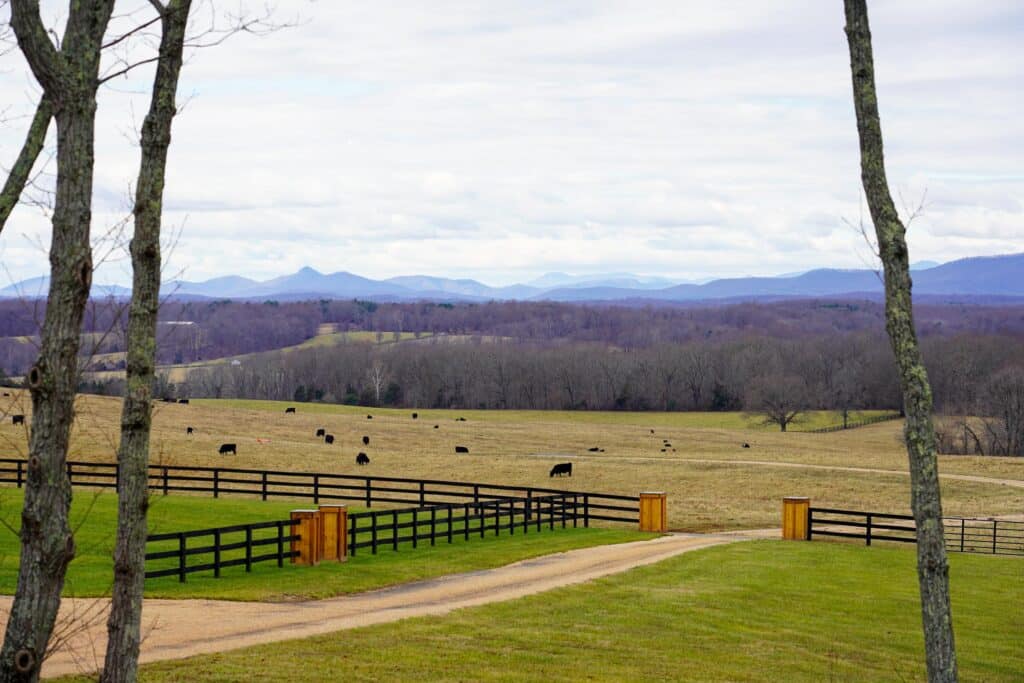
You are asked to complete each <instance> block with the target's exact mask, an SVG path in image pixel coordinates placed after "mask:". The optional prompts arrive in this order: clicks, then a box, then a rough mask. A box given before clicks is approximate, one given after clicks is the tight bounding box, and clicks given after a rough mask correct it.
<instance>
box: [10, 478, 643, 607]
mask: <svg viewBox="0 0 1024 683" xmlns="http://www.w3.org/2000/svg"><path fill="white" fill-rule="evenodd" d="M21 501H22V496H21V491H20V490H18V489H10V488H0V520H2V522H3V528H0V594H6V595H10V594H13V593H14V588H15V583H16V580H17V566H18V537H17V535H16V534H15V533H14V532H13V531H12V530H11V529H12V528H14V529H17V528H18V527H19V526H20V522H19V517H20V514H21ZM151 502H152V505H151V507H150V516H149V529H150V532H151V533H161V532H169V531H188V530H190V529H205V528H210V527H215V526H230V525H234V524H244V523H249V522H258V521H271V520H277V519H287V518H288V511H289V510H292V509H296V508H300V507H308V504H300V503H296V502H294V501H293V502H269V501H268V502H262V501H254V500H240V499H224V498H220V499H216V500H214V499H212V498H190V497H186V496H166V497H165V496H153V497H152V498H151ZM352 509H353V511H355V510H358V508H352ZM116 520H117V500H116V497H115V496H114V495H113V493H110V492H105V493H100V494H95V493H90V492H87V491H82V490H78V491H76V495H75V498H74V502H73V504H72V509H71V524H72V528H73V529H74V530H75V544H76V546H77V555H76V557H75V559H74V561H73V562H72V563H71V566H70V568H69V570H68V577H67V582H66V584H65V590H64V594H65V595H71V596H78V597H90V596H91V597H95V596H102V595H108V594H109V592H110V584H111V580H112V576H113V563H112V560H111V554H112V552H113V547H114V533H115V527H116ZM653 536H654V534H641V533H639V532H636V531H629V530H612V529H565V530H562V529H555V530H554V531H549V530H544V531H542V532H540V533H532V534H527V535H525V536H524V535H522V534H516V535H514V536H508V535H505V534H503V535H502V536H499V537H497V538H496V537H494V536H488V537H487V538H485V539H480V538H471V539H470V540H469V541H460V540H458V539H456V541H455V542H454V543H453V544H452V545H448V544H447V543H444V542H441V543H438V545H436V546H434V547H425V544H423V543H421V544H420V548H419V549H417V550H413V549H412V548H411V547H409V546H407V545H404V546H403V545H400V546H399V550H398V551H397V552H395V551H393V550H384V549H382V550H380V551H379V552H378V554H377V555H371V554H370V552H369V550H365V551H363V550H360V552H359V553H358V554H357V555H356V556H355V557H352V558H349V560H348V561H347V562H345V563H343V564H339V563H336V562H335V563H331V562H325V563H322V564H321V565H319V566H317V567H299V566H295V565H291V564H285V566H284V567H283V568H280V569H279V568H278V567H277V564H276V563H275V562H266V563H260V564H256V565H253V570H252V573H250V574H246V573H245V570H244V569H243V568H242V567H231V568H228V569H224V570H223V572H222V574H221V578H219V579H216V578H213V573H212V572H202V573H196V574H189V576H188V582H187V583H184V584H182V583H179V582H178V580H177V578H176V577H163V578H159V579H148V580H147V581H146V595H147V596H149V597H163V598H211V599H212V598H220V599H224V600H271V601H278V600H299V599H313V598H327V597H332V596H335V595H343V594H348V593H357V592H360V591H367V590H373V589H375V588H383V587H384V586H391V585H395V584H399V583H406V582H409V581H417V580H421V579H428V578H433V577H436V576H444V575H446V574H454V573H458V572H466V571H475V570H479V569H488V568H491V567H499V566H502V565H506V564H509V563H511V562H515V561H517V560H524V559H528V558H531V557H537V556H540V555H546V554H549V553H557V552H562V551H566V550H572V549H575V548H583V547H588V546H594V545H603V544H606V543H622V542H626V541H639V540H644V539H646V538H652V537H653ZM209 540H210V539H203V541H202V544H203V545H206V544H208V543H209ZM232 540H237V539H235V538H232ZM154 549H156V548H154ZM235 555H237V556H239V557H240V556H241V553H240V552H238V551H236V552H235ZM232 556H233V555H232V554H231V553H225V555H224V558H223V559H225V560H227V559H230V558H231V557H232ZM207 561H212V558H211V557H207V556H198V557H194V558H193V559H192V560H191V562H192V563H199V562H207ZM150 566H151V567H156V565H155V564H154V563H150Z"/></svg>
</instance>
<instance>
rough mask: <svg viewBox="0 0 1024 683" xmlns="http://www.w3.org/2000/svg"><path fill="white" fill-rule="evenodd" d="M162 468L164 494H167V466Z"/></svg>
mask: <svg viewBox="0 0 1024 683" xmlns="http://www.w3.org/2000/svg"><path fill="white" fill-rule="evenodd" d="M163 469H164V495H165V496H166V495H167V468H166V467H165V468H163Z"/></svg>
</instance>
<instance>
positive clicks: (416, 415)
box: [412, 413, 420, 420]
mask: <svg viewBox="0 0 1024 683" xmlns="http://www.w3.org/2000/svg"><path fill="white" fill-rule="evenodd" d="M419 416H420V414H419V413H413V414H412V419H414V420H415V419H416V418H417V417H419Z"/></svg>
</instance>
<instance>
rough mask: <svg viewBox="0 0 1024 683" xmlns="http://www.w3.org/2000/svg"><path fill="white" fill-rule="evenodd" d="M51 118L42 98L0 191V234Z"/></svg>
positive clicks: (40, 148) (26, 179)
mask: <svg viewBox="0 0 1024 683" xmlns="http://www.w3.org/2000/svg"><path fill="white" fill-rule="evenodd" d="M51 118H53V107H52V106H50V100H48V99H47V98H46V97H42V98H41V99H40V100H39V104H38V105H36V113H35V116H33V117H32V123H31V125H29V128H28V135H26V136H25V144H23V145H22V146H21V152H20V153H19V154H18V158H17V160H15V162H14V166H12V167H11V172H10V174H9V175H8V176H7V180H5V181H4V188H3V190H2V191H0V232H3V229H4V225H6V224H7V218H8V217H9V216H10V215H11V211H13V210H14V207H15V206H17V205H18V199H19V198H20V197H21V192H22V190H24V189H25V183H27V182H28V176H29V174H30V173H31V172H32V167H33V166H35V163H36V159H38V158H39V153H40V152H42V151H43V143H45V142H46V131H47V130H48V129H49V128H50V119H51Z"/></svg>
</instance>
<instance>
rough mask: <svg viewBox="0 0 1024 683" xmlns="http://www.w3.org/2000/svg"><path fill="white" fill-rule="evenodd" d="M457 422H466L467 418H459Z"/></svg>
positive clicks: (456, 419)
mask: <svg viewBox="0 0 1024 683" xmlns="http://www.w3.org/2000/svg"><path fill="white" fill-rule="evenodd" d="M455 421H456V422H465V421H466V418H464V417H457V418H455Z"/></svg>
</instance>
